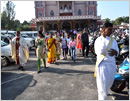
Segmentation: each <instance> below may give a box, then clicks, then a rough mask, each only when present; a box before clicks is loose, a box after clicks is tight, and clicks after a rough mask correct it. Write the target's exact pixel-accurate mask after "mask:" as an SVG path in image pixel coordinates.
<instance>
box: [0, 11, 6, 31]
mask: <svg viewBox="0 0 130 101" xmlns="http://www.w3.org/2000/svg"><path fill="white" fill-rule="evenodd" d="M5 25H6V12H5V11H3V12H2V14H1V29H5Z"/></svg>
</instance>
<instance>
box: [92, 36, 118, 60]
mask: <svg viewBox="0 0 130 101" xmlns="http://www.w3.org/2000/svg"><path fill="white" fill-rule="evenodd" d="M109 41H110V37H108V36H106V38H104V37H103V36H100V37H99V38H97V39H96V41H95V44H94V47H95V52H96V54H97V59H98V58H99V56H100V55H101V54H102V55H104V54H105V52H106V50H107V47H108V44H109ZM110 49H114V50H116V51H117V54H119V48H118V45H117V42H116V40H115V39H113V43H112V46H111V48H110ZM108 53H109V52H108ZM108 53H107V55H106V57H105V58H104V61H107V62H115V56H112V57H111V56H109V54H108Z"/></svg>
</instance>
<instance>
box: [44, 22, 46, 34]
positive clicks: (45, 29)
mask: <svg viewBox="0 0 130 101" xmlns="http://www.w3.org/2000/svg"><path fill="white" fill-rule="evenodd" d="M45 31H46V22H45V21H43V32H45Z"/></svg>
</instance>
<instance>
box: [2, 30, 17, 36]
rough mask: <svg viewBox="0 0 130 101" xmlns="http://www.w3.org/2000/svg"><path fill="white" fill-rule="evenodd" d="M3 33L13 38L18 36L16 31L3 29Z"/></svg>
mask: <svg viewBox="0 0 130 101" xmlns="http://www.w3.org/2000/svg"><path fill="white" fill-rule="evenodd" d="M1 34H2V35H7V36H9V37H11V38H13V37H15V36H16V31H8V30H1Z"/></svg>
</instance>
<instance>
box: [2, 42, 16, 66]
mask: <svg viewBox="0 0 130 101" xmlns="http://www.w3.org/2000/svg"><path fill="white" fill-rule="evenodd" d="M1 59H2V60H1V67H3V66H7V65H8V64H9V63H10V62H14V60H13V59H12V56H11V51H10V45H9V44H7V43H5V42H3V41H2V40H1Z"/></svg>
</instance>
